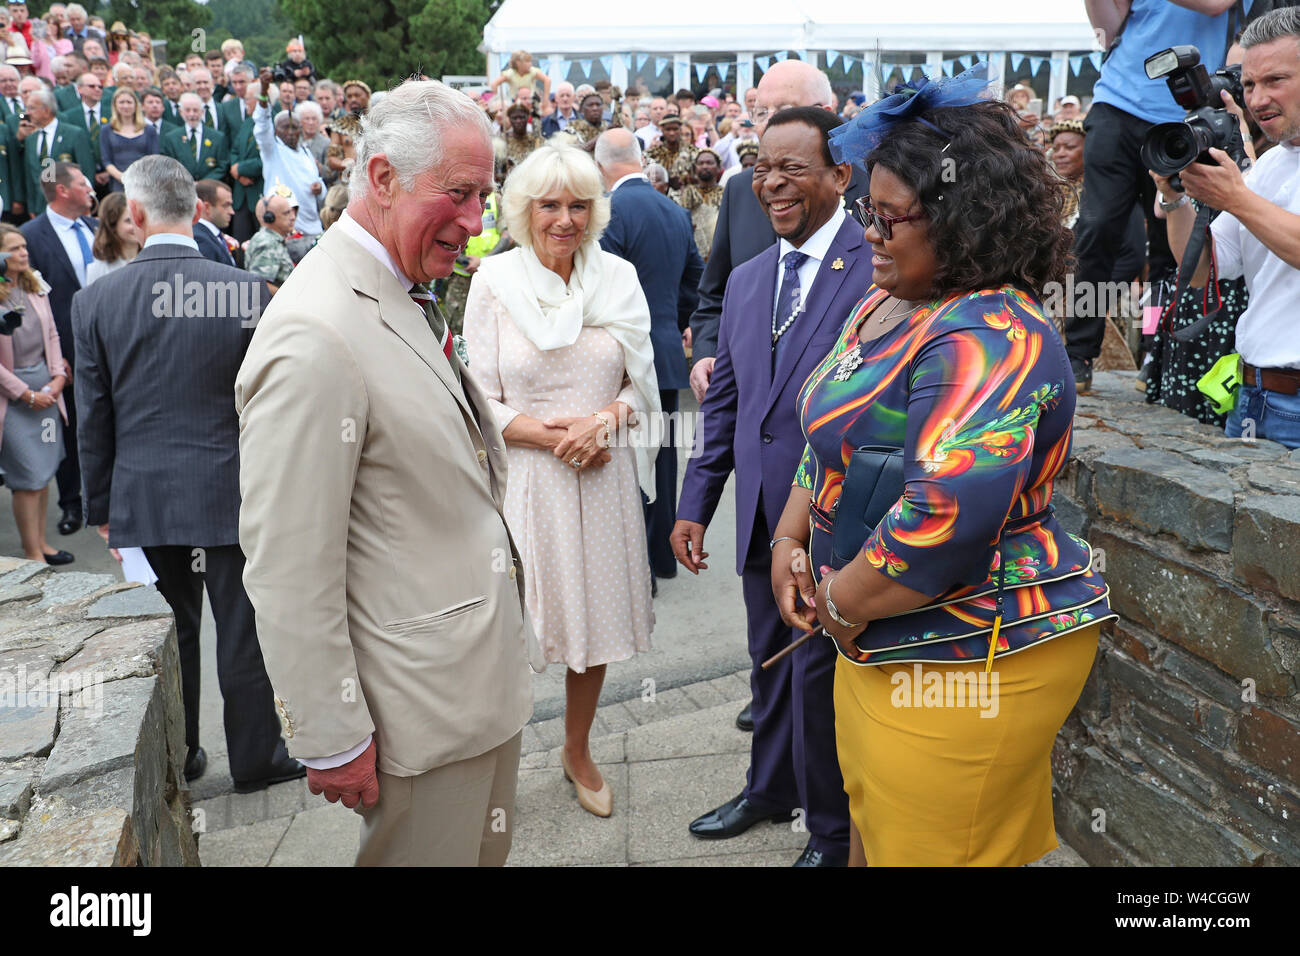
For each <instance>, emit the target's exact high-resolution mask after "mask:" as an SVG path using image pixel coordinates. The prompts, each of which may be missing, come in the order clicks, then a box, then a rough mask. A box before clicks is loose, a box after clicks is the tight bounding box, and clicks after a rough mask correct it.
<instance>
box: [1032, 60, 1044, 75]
mask: <svg viewBox="0 0 1300 956" xmlns="http://www.w3.org/2000/svg"><path fill="white" fill-rule="evenodd" d="M1046 62H1047V57H1045V56H1031V57H1030V58H1029V69H1030V71H1031V72H1032V73H1033V75H1034V76H1037V75H1038V71H1039V70H1041V69H1042V68H1043V64H1044V63H1046Z"/></svg>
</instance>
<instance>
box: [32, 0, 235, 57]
mask: <svg viewBox="0 0 1300 956" xmlns="http://www.w3.org/2000/svg"><path fill="white" fill-rule="evenodd" d="M83 6H85V7H86V9H87V10H89V11H90V14H91V16H94V15H96V14H98V15H99V16H101V17H103V18H104V23H105V25H107V26H112V25H113V21H115V20H121V21H122V23H124V24H125V25H126V27H127V28H128V29H130V30H144V31H146V32H147V33H148V34H149V35H150V36H151V37H153V39H155V40H166V41H167V58H168V60H175V59H177V55H178V53H177V51H179V56H180V57H182V58H183V57H184V56H185V54H186V53H188V52H189V51H190V45H191V43H193V42H194V40H195V38H196V34H195V31H196V30H198V31H204V30H206V29H207V26H208V24H209V22H211V17H212V14H211V12H210V11H209V10H208V8H207V7H206V6H204V5H203V4H201V3H196V2H194V0H111V2H110V3H100V4H94V3H87V4H83ZM33 9H35V8H33ZM197 37H198V38H199V39H201V38H202V37H203V34H202V33H199V34H197Z"/></svg>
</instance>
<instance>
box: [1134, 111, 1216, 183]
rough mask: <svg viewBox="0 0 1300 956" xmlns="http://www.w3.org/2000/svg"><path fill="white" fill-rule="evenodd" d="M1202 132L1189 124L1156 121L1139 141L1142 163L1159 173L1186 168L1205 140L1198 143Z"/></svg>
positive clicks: (1167, 174)
mask: <svg viewBox="0 0 1300 956" xmlns="http://www.w3.org/2000/svg"><path fill="white" fill-rule="evenodd" d="M1201 132H1202V131H1201V130H1200V129H1199V128H1198V127H1196V126H1194V125H1192V124H1191V123H1157V124H1156V125H1155V126H1153V127H1151V129H1150V131H1149V132H1148V133H1147V135H1146V138H1145V139H1143V141H1142V162H1143V163H1145V164H1146V166H1147V168H1148V169H1151V170H1154V171H1155V172H1156V173H1159V174H1160V175H1161V176H1172V175H1173V174H1174V173H1177V172H1180V171H1181V170H1183V169H1186V168H1187V167H1188V166H1189V165H1190V164H1191V163H1192V162H1193V161H1194V160H1195V159H1196V157H1197V156H1199V155H1200V154H1201V152H1202V151H1203V150H1204V149H1207V148H1208V143H1207V144H1205V145H1203V144H1202V143H1201V136H1200V135H1198V134H1200V133H1201Z"/></svg>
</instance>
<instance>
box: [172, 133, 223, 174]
mask: <svg viewBox="0 0 1300 956" xmlns="http://www.w3.org/2000/svg"><path fill="white" fill-rule="evenodd" d="M187 132H189V130H188V128H187V127H184V126H182V127H179V128H178V129H173V130H169V131H168V132H167V133H166V134H164V136H163V139H162V154H163V155H164V156H170V157H171V158H172V159H175V160H179V161H180V163H181V165H182V166H184V167H185V168H186V169H188V170H189V171H190V175H191V176H193V177H194V181H195V182H198V181H199V180H200V179H217V180H222V179H225V178H226V173H227V172H228V171H229V170H230V146H229V145H228V144H227V142H226V137H225V134H224V133H219V132H217V131H216V130H215V129H213V128H212V127H211V126H204V127H203V128H202V129H201V131H200V132H201V133H202V135H203V143H202V146H201V147H200V150H199V155H198V157H197V158H195V156H194V149H193V148H192V147H191V146H190V145H189V144H188V143H186V142H185V134H186V133H187Z"/></svg>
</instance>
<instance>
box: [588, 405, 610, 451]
mask: <svg viewBox="0 0 1300 956" xmlns="http://www.w3.org/2000/svg"><path fill="white" fill-rule="evenodd" d="M591 417H592V418H594V419H596V421H598V422H600V423H601V424H602V425H604V426H605V447H606V448H608V447H609V446H610V445H612V444H613V443H614V436H613V434H612V433H611V432H610V430H609V420H608V419H606V418H605V416H604V415H603V414H602V413H600V412H592V413H591Z"/></svg>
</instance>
